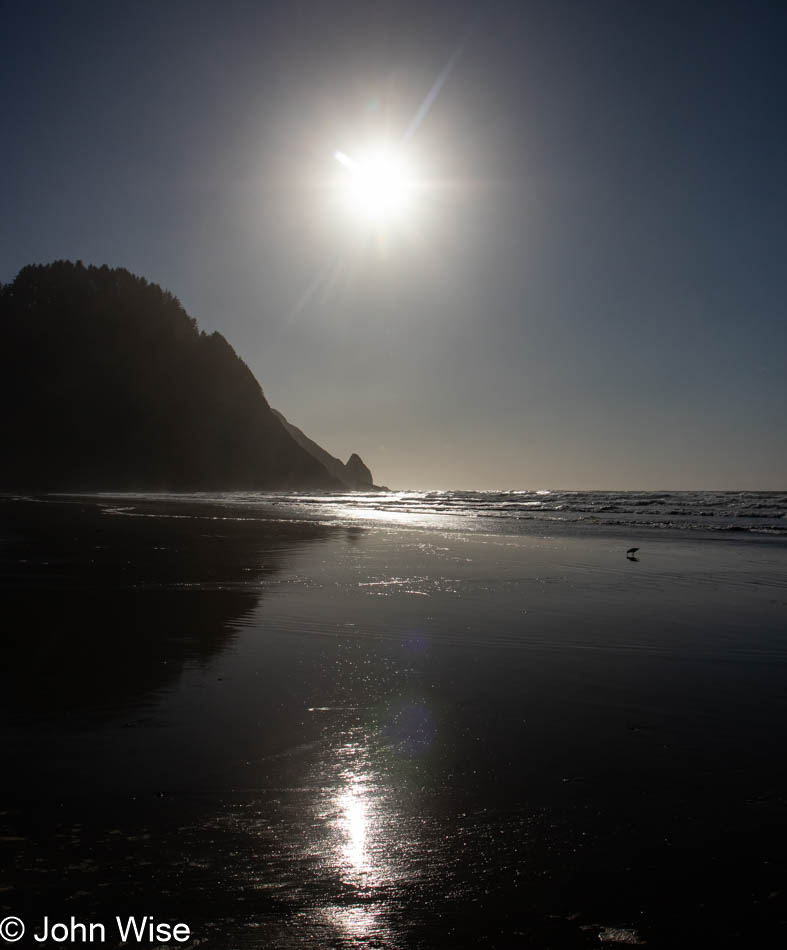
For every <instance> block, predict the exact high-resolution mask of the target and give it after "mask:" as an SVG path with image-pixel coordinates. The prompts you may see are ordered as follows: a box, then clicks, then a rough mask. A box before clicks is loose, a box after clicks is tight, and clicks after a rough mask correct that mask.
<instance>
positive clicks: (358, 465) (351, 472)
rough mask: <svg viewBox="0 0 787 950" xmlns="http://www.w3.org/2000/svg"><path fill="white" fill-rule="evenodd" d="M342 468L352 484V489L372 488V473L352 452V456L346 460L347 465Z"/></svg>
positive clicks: (358, 456)
mask: <svg viewBox="0 0 787 950" xmlns="http://www.w3.org/2000/svg"><path fill="white" fill-rule="evenodd" d="M344 467H345V470H346V472H347V475H348V476H349V478H350V479H351V481H352V482H353V487H355V488H360V489H364V488H373V487H374V483H373V481H372V473H371V472H370V471H369V469H368V468H367V467H366V466H365V465H364V463H363V462H362V461H361V457H360V455H357V454H356V453H355V452H353V454H352V455H351V456H350V457H349V458H348V459H347V463H346V464H345V466H344Z"/></svg>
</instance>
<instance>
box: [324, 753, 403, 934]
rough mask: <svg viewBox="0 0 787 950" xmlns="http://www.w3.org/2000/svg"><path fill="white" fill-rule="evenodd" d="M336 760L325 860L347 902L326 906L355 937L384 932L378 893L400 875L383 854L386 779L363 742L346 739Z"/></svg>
mask: <svg viewBox="0 0 787 950" xmlns="http://www.w3.org/2000/svg"><path fill="white" fill-rule="evenodd" d="M335 763H336V764H337V765H339V767H340V768H339V775H338V778H339V787H338V788H337V789H335V790H334V791H333V793H332V794H331V798H330V803H329V807H328V810H327V814H328V816H329V822H328V833H329V839H330V844H329V848H328V851H327V853H326V854H325V855H324V860H325V862H326V863H328V864H330V865H332V866H333V868H334V869H335V870H336V871H338V872H339V875H340V878H341V884H342V885H343V889H345V892H344V894H343V897H344V898H345V899H346V903H345V901H344V900H342V901H341V902H337V903H333V904H331V905H330V906H329V907H326V908H325V916H326V918H327V922H329V923H330V924H331V925H332V926H333V927H334V928H335V929H336V930H338V931H339V933H340V934H342V935H343V936H346V937H350V938H352V939H353V940H358V939H369V938H371V937H372V936H377V937H381V936H383V935H384V934H385V933H386V930H387V927H386V925H385V923H384V916H385V914H384V911H385V906H386V905H385V901H384V900H382V901H381V900H380V898H381V896H382V895H383V894H385V892H386V891H387V889H388V888H389V886H390V885H392V884H393V882H394V878H395V877H396V874H395V870H394V868H393V866H392V865H391V862H390V860H389V859H388V857H387V855H386V854H385V841H384V838H385V829H384V828H383V824H384V821H383V820H382V815H381V810H382V809H381V806H382V799H383V797H384V792H383V788H382V783H381V781H380V776H377V775H375V773H374V771H373V770H372V768H371V763H370V754H369V749H368V748H366V747H365V745H364V744H363V743H360V742H347V743H345V744H344V745H343V746H341V747H340V748H339V749H337V750H336V760H335Z"/></svg>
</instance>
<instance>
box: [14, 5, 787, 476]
mask: <svg viewBox="0 0 787 950" xmlns="http://www.w3.org/2000/svg"><path fill="white" fill-rule="evenodd" d="M0 9H1V10H2V15H3V25H4V28H3V31H2V34H1V35H0V74H1V76H2V82H0V107H1V108H2V116H3V132H2V149H0V281H3V282H6V281H10V280H12V279H13V277H14V275H15V274H16V273H17V272H18V271H19V269H20V268H22V267H23V266H24V265H26V264H30V263H46V262H48V261H52V260H57V259H70V260H82V261H83V262H84V263H86V264H87V263H91V264H108V265H110V266H122V267H125V268H127V269H128V270H130V271H132V272H134V273H137V274H140V275H142V276H144V277H146V278H147V279H148V280H150V281H153V282H155V283H158V284H160V285H161V286H163V287H165V288H167V289H168V290H170V291H171V292H172V293H174V294H175V295H176V296H177V297H178V298H179V299H180V300H181V302H182V303H183V305H184V307H185V308H186V310H187V311H188V312H189V314H190V315H191V316H193V317H195V318H196V319H197V321H198V323H199V325H200V327H201V328H202V329H204V330H207V331H213V330H218V331H220V332H221V333H222V334H224V336H226V337H227V339H228V340H229V341H230V343H231V344H232V345H233V346H234V348H235V349H236V351H237V352H238V353H239V355H240V356H241V357H242V358H243V359H244V360H245V361H246V362H247V363H248V364H249V366H250V367H251V369H252V371H253V372H254V373H255V375H256V376H257V378H258V380H259V381H260V383H261V385H262V387H263V390H264V392H265V395H266V397H267V398H268V401H269V402H270V403H271V405H273V406H274V407H276V408H277V409H279V410H280V411H281V412H283V413H284V414H285V415H286V416H287V417H288V418H289V420H290V421H291V422H293V423H294V424H295V425H297V426H299V427H300V428H301V429H303V430H304V431H305V432H306V433H307V434H308V435H309V436H311V437H312V438H313V439H315V440H316V441H317V442H319V443H320V444H322V445H323V446H324V447H325V448H327V449H328V450H329V451H330V452H331V453H332V454H334V455H337V456H340V457H342V458H344V459H346V458H347V456H349V454H350V453H351V452H358V453H359V454H360V455H361V456H362V458H363V459H364V460H365V461H366V463H367V464H368V465H369V466H370V468H371V469H372V472H373V474H374V477H375V480H376V481H378V482H380V483H385V484H387V485H390V486H391V487H395V488H403V489H406V488H445V489H449V488H465V489H490V490H491V489H545V488H580V489H581V488H586V489H591V488H606V489H681V488H686V489H689V488H697V489H741V490H745V489H771V490H785V489H787V439H785V419H787V373H786V372H785V366H786V365H787V359H786V357H787V320H785V316H786V313H785V301H786V300H787V294H786V293H785V291H787V276H786V275H787V267H786V266H785V263H786V262H785V250H786V249H787V189H786V187H785V170H787V120H786V119H785V112H784V107H783V100H784V92H785V89H787V57H785V56H784V55H783V51H784V49H785V43H786V41H787V29H785V28H786V27H787V8H785V6H784V5H782V4H778V3H760V2H756V0H755V2H741V3H724V2H714V3H710V2H703V3H692V2H681V3H671V2H661V3H657V4H656V3H653V4H651V3H637V2H631V0H626V2H611V0H598V2H592V3H590V2H587V0H579V2H569V0H549V2H546V0H540V2H528V0H519V2H516V3H506V2H503V0H497V2H495V0H487V2H483V3H482V2H464V0H451V2H428V0H421V2H410V0H388V2H376V0H366V2H358V3H356V2H342V0H334V2H331V3H326V2H309V0H288V2H281V3H279V2H269V3H263V2H239V0H221V2H218V0H217V2H202V0H153V2H150V0H137V2H133V3H131V2H122V0H116V2H112V3H106V2H100V3H94V2H80V0H72V2H69V3H67V4H65V3H59V2H51V3H36V2H30V0H26V2H24V3H22V2H14V0H2V3H0ZM383 145H384V146H387V147H389V148H393V149H397V150H398V152H399V153H400V154H403V155H404V156H405V157H406V160H407V162H408V167H409V168H410V170H411V174H412V191H411V195H410V202H409V205H408V207H407V208H406V209H405V210H404V211H403V212H402V214H401V215H400V216H399V217H398V218H397V219H396V220H394V221H393V222H389V223H387V224H385V225H379V224H375V225H370V223H369V222H368V221H366V220H362V219H360V218H359V217H358V216H353V215H352V214H350V213H348V210H347V208H346V207H344V205H343V203H342V202H343V199H342V194H343V192H342V186H343V184H345V183H346V174H347V170H346V169H345V168H343V167H342V166H341V165H340V164H339V163H337V162H336V160H335V158H334V154H335V152H336V151H337V150H338V151H342V152H344V153H346V154H347V155H350V156H355V155H360V154H362V153H363V150H364V149H365V148H369V147H378V146H383ZM343 176H344V177H343Z"/></svg>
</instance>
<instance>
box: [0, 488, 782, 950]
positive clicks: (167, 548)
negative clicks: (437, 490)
mask: <svg viewBox="0 0 787 950" xmlns="http://www.w3.org/2000/svg"><path fill="white" fill-rule="evenodd" d="M336 503H337V502H336V501H335V500H334V501H332V502H331V504H336ZM350 504H351V503H350V502H347V505H350ZM352 504H355V502H352ZM254 512H255V514H254V517H253V518H249V508H248V505H246V506H243V507H241V508H238V507H237V506H236V505H235V504H234V502H233V503H230V500H227V499H223V500H222V499H219V500H217V499H215V498H214V499H204V498H201V499H199V500H195V499H194V498H189V499H181V500H180V501H172V500H166V499H161V498H158V499H143V498H140V497H136V498H134V499H130V498H126V499H123V500H122V503H121V502H120V501H118V500H113V501H109V500H107V499H102V500H101V501H100V502H99V506H98V507H97V506H96V504H95V503H94V502H92V501H89V500H86V499H70V500H67V501H66V500H63V499H60V500H51V499H50V500H45V501H41V502H20V501H16V502H13V501H8V502H6V503H5V504H4V505H3V506H2V514H3V521H2V525H3V530H2V536H3V546H2V583H3V588H4V593H5V595H6V598H5V599H6V603H7V604H8V605H9V606H8V607H7V608H6V617H7V620H8V624H7V629H8V630H9V631H10V633H9V634H8V635H7V636H6V639H5V644H4V646H5V650H4V652H5V660H6V661H7V662H6V663H4V664H3V666H4V670H5V673H4V675H3V683H2V686H3V691H2V696H3V706H4V725H3V730H2V742H3V746H2V753H3V761H4V762H12V763H14V768H13V769H12V770H7V771H6V772H4V775H3V809H4V814H3V816H2V819H3V822H4V828H3V830H2V831H0V834H1V835H2V836H3V840H2V842H0V846H1V847H3V848H4V849H5V850H6V857H7V860H5V861H4V863H3V867H4V878H3V880H2V881H0V886H2V887H4V888H6V889H5V890H2V891H0V905H2V906H3V908H4V909H5V913H16V914H18V916H20V917H22V918H28V917H29V919H30V920H31V921H35V920H40V919H41V917H42V916H43V915H44V914H50V915H56V914H58V913H59V914H61V915H70V914H76V915H77V916H78V917H79V918H80V919H83V920H97V921H111V920H112V919H113V917H114V915H115V913H120V912H121V909H122V911H123V912H124V913H125V912H128V913H131V912H132V911H137V912H139V913H140V914H144V913H147V914H153V915H154V916H155V917H156V919H157V920H168V921H177V920H183V921H186V922H187V923H188V924H189V926H190V927H191V929H192V932H193V933H194V935H195V937H196V940H199V941H201V943H200V944H199V945H201V946H202V945H205V946H215V947H227V948H229V947H260V948H262V947H307V946H308V947H312V946H326V947H349V946H370V947H371V946H381V947H403V948H408V947H430V946H452V947H455V946H478V945H488V946H524V947H546V946H552V947H585V946H601V945H605V944H608V945H615V944H616V943H618V944H620V943H623V944H625V943H629V944H631V943H634V942H637V941H638V942H640V943H646V944H647V945H648V946H672V947H674V946H683V945H686V946H698V947H699V946H705V945H714V946H725V945H729V946H733V945H734V946H741V945H751V946H755V945H764V944H765V942H767V941H773V940H775V939H778V938H779V936H783V935H784V920H785V919H787V906H786V902H785V894H784V891H783V882H784V872H785V858H784V853H785V850H784V846H785V844H787V823H786V822H785V814H787V812H785V803H786V802H787V767H785V763H784V757H783V748H784V740H785V738H786V736H785V732H787V725H786V724H787V717H785V712H787V708H786V707H787V689H786V688H785V687H786V686H787V681H786V680H785V672H786V668H785V661H786V660H787V649H786V648H785V633H786V632H787V624H785V617H786V616H787V579H786V577H787V575H786V574H785V568H786V567H787V548H785V547H784V546H783V545H781V544H780V543H774V542H773V541H771V540H763V541H762V542H758V541H757V540H752V539H747V540H746V542H745V543H729V542H728V541H722V542H719V541H718V540H708V539H707V537H706V536H704V535H695V534H693V533H684V534H683V535H682V536H676V535H674V534H670V533H654V534H652V535H650V536H648V538H647V542H643V543H642V544H641V545H640V548H641V550H640V551H639V552H638V558H639V559H638V560H636V561H632V560H628V559H627V558H626V556H625V551H626V548H627V547H628V542H627V541H626V540H625V539H622V538H620V537H618V536H617V535H615V534H604V533H603V532H602V533H596V534H593V533H588V532H584V533H583V532H577V533H576V534H574V535H572V534H570V533H569V532H567V531H566V530H564V529H561V530H560V531H559V532H556V533H555V534H554V535H551V536H550V535H547V534H544V533H541V532H539V533H531V534H522V533H521V532H520V533H513V532H505V531H503V532H492V531H486V532H483V531H479V530H478V528H477V526H473V528H472V530H470V529H469V528H468V530H462V529H461V524H459V523H458V522H457V520H456V518H457V516H456V514H455V513H454V514H453V515H451V516H450V520H447V521H442V522H441V521H439V520H438V521H436V522H430V523H429V524H428V525H426V524H424V523H422V522H421V521H418V522H415V523H414V522H412V521H409V522H406V523H402V522H401V521H397V520H396V519H395V518H393V519H390V520H388V521H386V520H382V519H376V522H377V523H373V522H372V521H371V520H366V521H363V520H362V521H360V522H359V521H358V520H357V519H355V517H354V516H348V515H347V514H346V512H345V514H344V515H342V516H339V515H337V516H336V517H334V518H333V519H331V518H329V517H328V516H327V514H326V513H325V512H322V513H321V515H320V517H319V518H318V519H306V518H301V517H292V518H285V517H283V516H282V512H281V510H280V506H279V507H271V506H268V507H265V506H264V505H263V504H262V503H261V502H260V501H259V499H257V500H256V501H255V506H254ZM152 516H154V517H152ZM635 540H641V539H635ZM118 908H121V909H118ZM60 919H66V918H65V917H64V916H61V918H60ZM194 945H197V944H196V942H195V943H194Z"/></svg>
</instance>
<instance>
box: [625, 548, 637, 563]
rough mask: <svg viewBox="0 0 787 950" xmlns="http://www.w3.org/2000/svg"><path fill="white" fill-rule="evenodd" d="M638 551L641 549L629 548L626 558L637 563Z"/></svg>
mask: <svg viewBox="0 0 787 950" xmlns="http://www.w3.org/2000/svg"><path fill="white" fill-rule="evenodd" d="M637 551H639V548H629V549H628V551H626V557H627V558H628V559H629V560H632V561H636V560H637V559H636V557H635V556H634V555H635V554H636V553H637Z"/></svg>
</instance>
